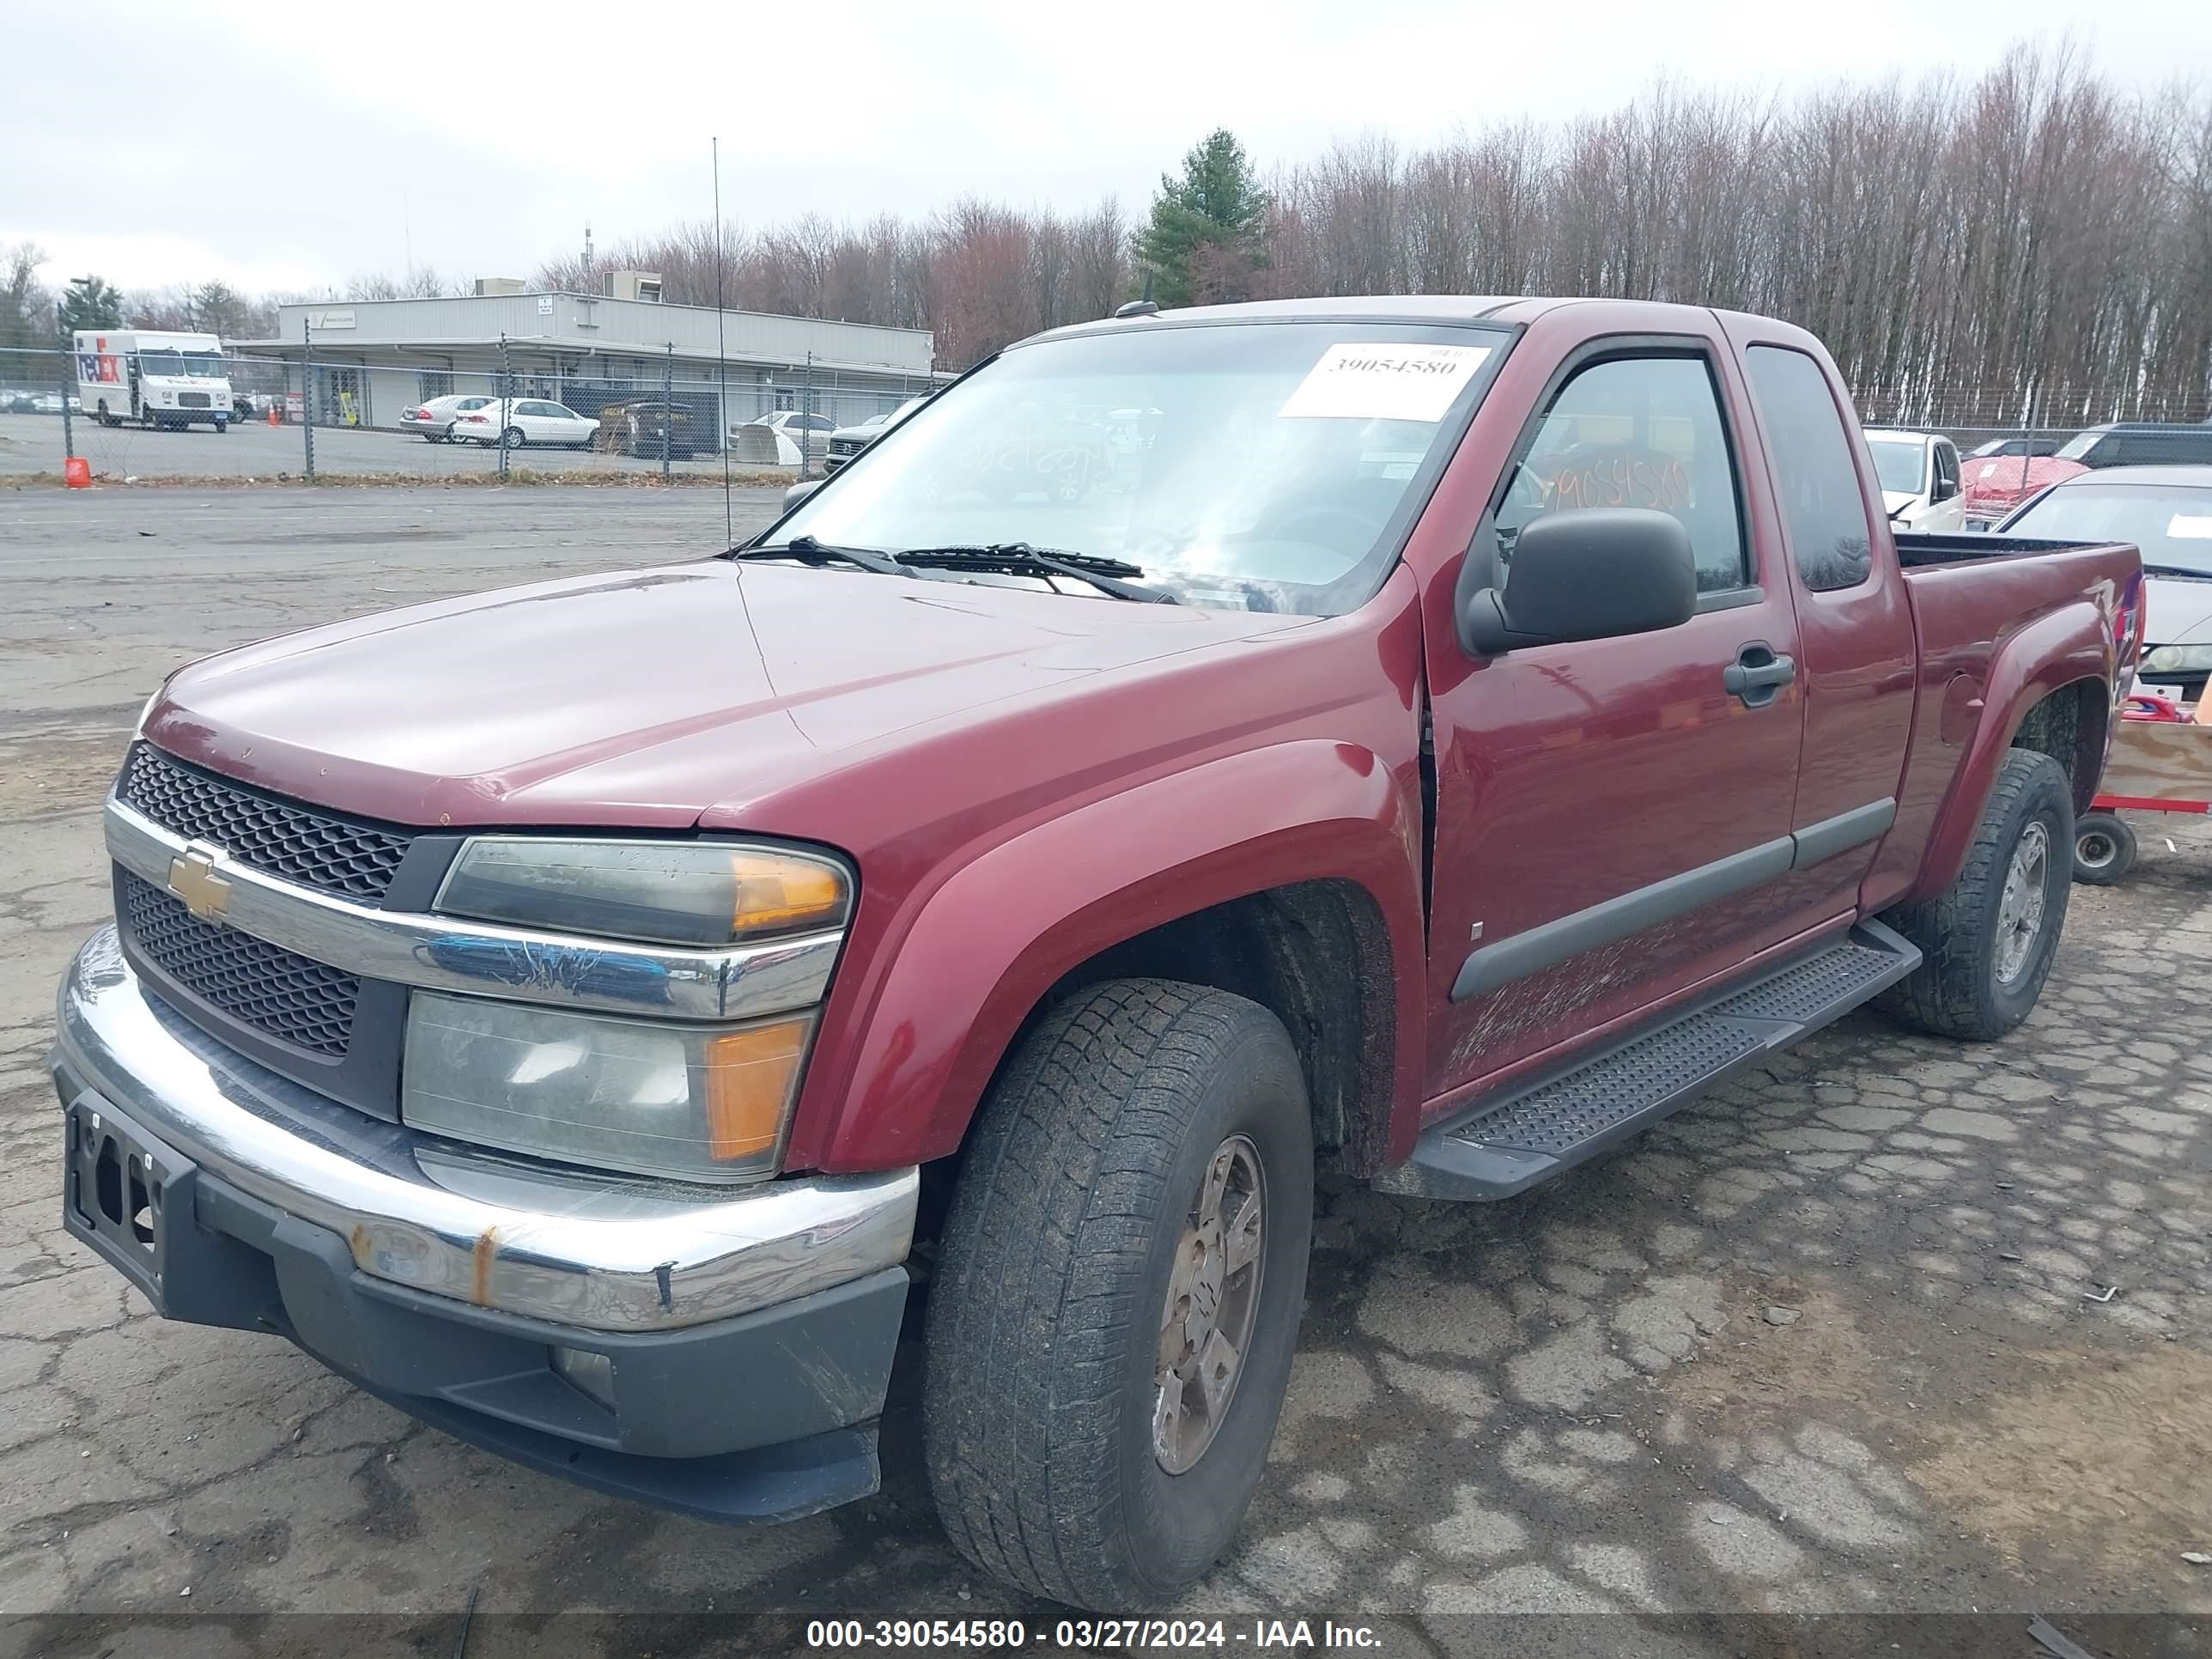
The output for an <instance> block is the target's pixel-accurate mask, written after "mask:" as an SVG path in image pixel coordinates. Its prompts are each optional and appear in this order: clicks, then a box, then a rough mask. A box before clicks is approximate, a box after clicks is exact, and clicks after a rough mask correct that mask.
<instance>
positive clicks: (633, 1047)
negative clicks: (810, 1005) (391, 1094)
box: [399, 991, 813, 1181]
mask: <svg viewBox="0 0 2212 1659" xmlns="http://www.w3.org/2000/svg"><path fill="white" fill-rule="evenodd" d="M812 1025H813V1016H812V1015H811V1013H806V1014H799V1015H796V1016H780V1017H778V1018H774V1019H769V1020H761V1021H756V1022H753V1023H751V1024H745V1025H738V1026H719V1027H716V1026H693V1027H684V1026H679V1025H660V1024H650V1023H647V1022H645V1021H641V1020H630V1019H606V1018H599V1016H596V1015H586V1014H574V1013H568V1012H555V1011H553V1010H550V1009H542V1008H529V1007H524V1006H520V1005H519V1004H516V1003H511V1002H491V1001H486V1000H480V999H477V998H474V997H451V996H444V995H441V994H438V993H436V992H431V991H416V992H415V993H414V994H412V996H410V998H409V1000H408V1009H407V1047H406V1054H405V1059H404V1062H403V1069H402V1072H401V1076H400V1103H399V1115H400V1117H401V1119H402V1120H403V1121H404V1122H405V1123H406V1124H407V1125H408V1126H409V1127H411V1128H416V1129H428V1130H431V1131H434V1132H435V1133H441V1134H449V1135H452V1136H453V1138H454V1139H459V1140H469V1141H474V1142H476V1143H477V1145H479V1146H500V1147H504V1148H506V1149H507V1151H509V1152H527V1153H532V1154H534V1155H536V1156H538V1157H541V1158H558V1159H562V1160H563V1161H565V1162H568V1163H574V1164H590V1165H592V1166H595V1167H597V1168H599V1169H606V1170H631V1171H634V1172H635V1173H637V1174H640V1175H651V1176H675V1177H677V1178H678V1179H682V1180H689V1181H732V1180H746V1179H756V1178H758V1177H761V1176H769V1175H773V1174H774V1173H775V1167H776V1163H777V1160H778V1158H779V1157H780V1156H781V1151H782V1142H783V1128H784V1122H785V1120H786V1119H787V1117H788V1116H789V1115H790V1110H791V1103H792V1100H793V1096H794V1095H795V1094H796V1092H797V1090H798V1084H799V1070H800V1062H801V1061H802V1060H804V1059H805V1054H806V1042H807V1038H808V1036H809V1035H810V1034H811V1029H812Z"/></svg>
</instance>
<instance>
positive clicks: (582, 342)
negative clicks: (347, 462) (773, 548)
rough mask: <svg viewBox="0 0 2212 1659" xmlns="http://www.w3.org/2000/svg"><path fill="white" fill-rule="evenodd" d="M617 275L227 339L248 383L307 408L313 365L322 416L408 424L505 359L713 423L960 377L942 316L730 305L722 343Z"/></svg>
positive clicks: (558, 395)
mask: <svg viewBox="0 0 2212 1659" xmlns="http://www.w3.org/2000/svg"><path fill="white" fill-rule="evenodd" d="M608 286H609V289H611V290H612V292H611V293H610V294H608V295H583V294H563V293H544V292H538V291H534V290H530V289H526V288H525V287H524V285H523V284H522V283H515V282H507V281H505V280H503V279H498V278H487V279H485V280H484V281H483V282H480V283H478V284H477V288H478V290H479V291H478V292H477V293H476V294H473V295H463V296H459V297H455V298H452V299H442V300H349V301H342V302H341V301H321V302H317V303H313V304H294V305H286V306H283V307H281V308H280V310H279V313H278V325H277V337H276V339H273V340H238V341H228V342H226V343H225V344H226V346H227V348H228V352H229V354H230V356H231V359H232V372H233V378H234V380H235V381H236V383H237V384H238V385H239V386H241V387H242V388H244V389H247V390H252V391H255V392H268V393H276V392H285V393H289V395H290V397H291V398H292V403H293V407H294V409H295V411H296V410H297V409H298V408H299V407H300V399H301V393H302V392H303V390H305V389H307V388H305V387H303V384H302V376H301V368H302V366H303V363H310V362H311V363H312V365H313V387H312V390H313V403H314V420H315V423H316V424H317V425H318V426H362V427H383V428H397V427H398V423H399V417H400V415H401V413H402V412H403V411H404V410H408V409H411V408H413V407H415V406H416V405H417V404H421V403H422V402H425V401H426V400H428V399H429V398H436V397H442V396H444V395H446V394H447V393H455V392H459V393H467V392H489V393H495V392H498V391H499V389H500V387H499V374H500V371H501V363H502V357H503V359H504V363H505V368H506V372H507V375H508V376H509V380H510V384H509V386H508V388H507V390H508V391H509V392H512V393H513V395H514V396H517V397H526V398H550V399H552V400H553V401H555V402H556V403H562V404H567V405H568V407H570V408H571V409H574V410H576V411H577V412H578V413H579V414H581V415H587V416H597V415H598V414H599V410H601V409H602V408H603V407H605V405H606V404H610V403H617V402H623V401H626V400H628V399H629V398H636V397H659V395H660V394H661V392H662V389H663V387H664V386H666V387H669V388H670V389H671V395H672V396H673V398H675V400H676V401H678V402H679V403H683V404H690V405H691V406H693V407H694V408H696V410H698V411H699V415H700V416H702V426H704V427H705V428H706V429H707V430H708V431H714V430H717V429H720V430H724V431H726V430H728V429H729V428H732V427H736V426H738V425H740V424H742V423H743V422H748V421H752V420H757V419H758V418H759V417H760V416H763V415H767V414H770V413H773V412H774V411H775V410H804V411H805V412H807V413H809V414H811V415H812V416H816V417H817V419H816V420H815V421H814V422H812V423H813V424H815V425H817V426H820V425H822V423H823V421H826V422H828V423H829V424H830V425H836V426H844V425H850V424H853V423H855V422H860V421H865V420H867V419H869V418H870V417H871V416H875V415H877V414H879V413H883V412H885V411H888V410H891V409H894V408H896V407H897V405H898V404H900V403H901V402H902V401H903V400H904V399H906V398H909V397H913V396H915V394H917V393H919V392H926V391H927V390H928V389H929V388H930V387H931V386H933V385H935V384H938V383H939V381H940V380H944V379H948V378H950V377H949V376H941V375H934V374H933V372H932V368H931V359H932V356H933V337H932V336H931V334H930V332H929V331H928V330H927V329H915V328H882V327H878V326H876V325H873V324H869V323H837V322H824V321H821V320H819V319H814V318H811V317H778V316H771V315H768V314H765V313H760V312H750V311H726V312H723V313H720V318H719V322H720V329H719V334H720V343H719V345H718V341H717V333H718V331H717V320H718V319H717V313H715V311H714V308H713V307H708V306H678V305H663V304H661V303H660V302H659V301H658V300H657V299H651V298H634V297H622V298H617V297H615V294H617V293H620V294H625V295H635V294H637V293H639V292H641V291H642V292H645V293H648V294H657V293H658V292H659V279H658V278H655V277H652V276H647V274H645V273H642V272H617V273H616V274H615V275H614V276H612V277H611V278H610V279H609V283H608ZM717 404H721V405H722V414H723V419H722V420H721V421H720V422H715V421H714V418H713V417H714V410H715V408H716V405H717Z"/></svg>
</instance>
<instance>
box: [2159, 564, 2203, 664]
mask: <svg viewBox="0 0 2212 1659" xmlns="http://www.w3.org/2000/svg"><path fill="white" fill-rule="evenodd" d="M2143 589H2144V593H2145V598H2146V603H2147V604H2148V608H2149V614H2148V617H2147V619H2146V621H2145V623H2144V625H2143V644H2144V647H2146V648H2148V647H2152V646H2158V645H2203V644H2205V643H2206V642H2207V641H2212V580H2207V581H2192V580H2190V579H2189V578H2187V577H2185V576H2156V575H2154V576H2146V577H2145V578H2144V579H2143Z"/></svg>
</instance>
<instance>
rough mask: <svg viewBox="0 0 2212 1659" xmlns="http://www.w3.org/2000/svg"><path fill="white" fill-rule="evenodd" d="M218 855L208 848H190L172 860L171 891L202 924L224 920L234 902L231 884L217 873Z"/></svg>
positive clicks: (170, 867)
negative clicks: (225, 913) (224, 908)
mask: <svg viewBox="0 0 2212 1659" xmlns="http://www.w3.org/2000/svg"><path fill="white" fill-rule="evenodd" d="M218 856H220V855H219V854H216V853H214V852H212V851H210V850H209V849H208V848H204V847H188V848H185V851H184V854H183V855H182V856H181V857H179V858H173V859H171V860H169V890H170V891H171V892H173V893H174V894H175V895H176V896H178V897H179V898H180V899H182V900H184V902H185V908H186V909H187V910H189V911H191V913H192V914H193V915H196V916H197V917H198V918H199V919H200V920H201V921H218V920H220V919H221V917H222V911H223V907H224V906H225V905H227V904H228V903H229V902H230V884H229V883H228V882H227V881H225V880H224V879H223V878H222V877H221V876H219V875H217V874H216V872H215V861H216V858H217V857H218Z"/></svg>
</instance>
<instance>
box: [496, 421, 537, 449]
mask: <svg viewBox="0 0 2212 1659" xmlns="http://www.w3.org/2000/svg"><path fill="white" fill-rule="evenodd" d="M500 441H501V442H502V443H504V444H505V445H506V446H507V447H508V448H509V449H520V448H521V447H523V445H525V444H526V443H528V442H529V441H530V440H529V439H528V438H526V437H525V436H524V435H523V431H522V428H520V427H519V426H511V427H509V428H507V430H506V431H505V432H502V433H501V434H500Z"/></svg>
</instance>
